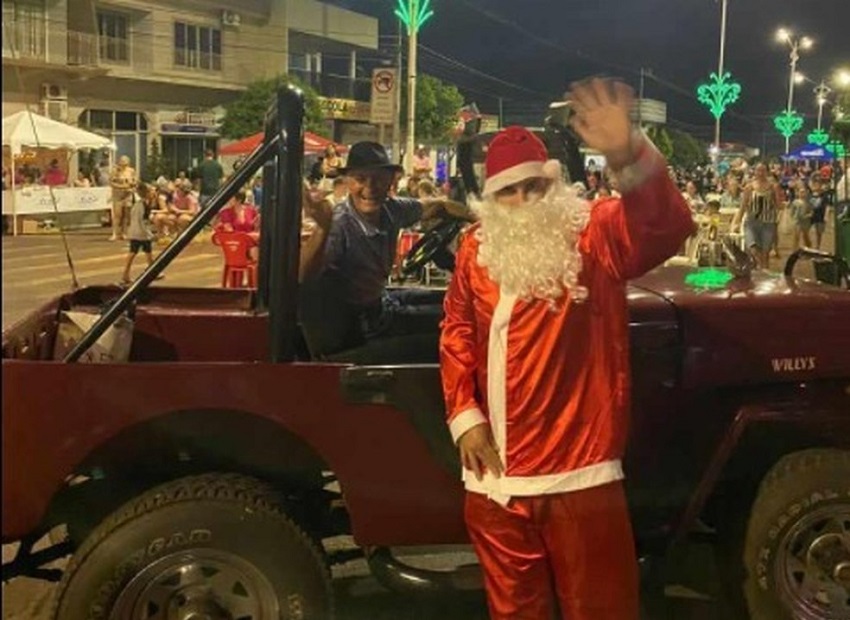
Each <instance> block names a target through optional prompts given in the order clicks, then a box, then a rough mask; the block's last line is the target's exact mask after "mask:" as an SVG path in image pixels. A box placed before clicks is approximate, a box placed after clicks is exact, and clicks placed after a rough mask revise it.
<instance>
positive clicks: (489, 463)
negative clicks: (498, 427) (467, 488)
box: [457, 423, 504, 480]
mask: <svg viewBox="0 0 850 620" xmlns="http://www.w3.org/2000/svg"><path fill="white" fill-rule="evenodd" d="M457 445H458V448H460V460H461V461H462V462H463V466H464V468H466V469H469V470H471V471H472V472H474V473H475V478H476V479H478V480H481V478H482V477H483V476H484V472H486V471H489V472H490V473H491V474H493V475H494V476H496V478H499V477H500V476H501V475H502V472H503V471H504V467H503V466H502V461H501V459H499V450H498V448H497V447H496V442H495V441H494V440H493V433H492V432H491V431H490V425H489V424H486V423H485V424H479V425H478V426H473V427H472V428H470V429H469V430H468V431H466V432H465V433H464V434H463V435H461V436H460V439H458V441H457Z"/></svg>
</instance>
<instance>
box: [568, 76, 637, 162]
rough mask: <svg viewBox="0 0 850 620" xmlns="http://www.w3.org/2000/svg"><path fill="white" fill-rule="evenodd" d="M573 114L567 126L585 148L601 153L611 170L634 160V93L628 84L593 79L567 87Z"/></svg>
mask: <svg viewBox="0 0 850 620" xmlns="http://www.w3.org/2000/svg"><path fill="white" fill-rule="evenodd" d="M567 98H568V99H569V101H570V105H571V107H572V109H573V110H574V111H575V114H574V115H573V117H572V119H571V120H570V125H571V126H572V128H573V129H574V130H575V131H576V133H578V135H579V136H581V139H582V140H584V142H585V144H587V146H589V147H590V148H592V149H596V150H598V151H600V152H601V153H602V154H603V155H605V158H606V160H607V162H608V165H609V166H610V167H611V168H613V169H614V170H619V169H621V168H623V167H625V166H627V165H629V164H630V163H632V161H633V160H634V153H633V147H634V146H636V145H632V122H631V119H630V117H629V113H630V111H631V106H632V102H633V101H634V91H633V90H632V88H631V87H630V86H629V85H628V84H624V83H623V82H617V81H614V80H611V79H602V78H593V79H591V80H586V81H583V82H577V83H574V84H572V85H571V86H570V91H569V92H568V93H567Z"/></svg>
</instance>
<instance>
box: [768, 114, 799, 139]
mask: <svg viewBox="0 0 850 620" xmlns="http://www.w3.org/2000/svg"><path fill="white" fill-rule="evenodd" d="M773 126H774V127H776V129H778V130H779V133H781V134H782V135H783V136H785V138H786V139H788V138H790V137H791V136H793V135H794V134H795V133H797V132H798V131H800V129H802V128H803V117H802V116H800V115H799V114H797V112H796V111H795V110H785V111H784V112H782V113H781V114H777V115H776V116H774V117H773Z"/></svg>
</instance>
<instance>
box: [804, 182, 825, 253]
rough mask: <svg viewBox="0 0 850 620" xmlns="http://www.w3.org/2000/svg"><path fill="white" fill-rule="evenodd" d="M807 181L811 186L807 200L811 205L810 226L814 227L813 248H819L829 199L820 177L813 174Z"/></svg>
mask: <svg viewBox="0 0 850 620" xmlns="http://www.w3.org/2000/svg"><path fill="white" fill-rule="evenodd" d="M809 183H810V187H811V195H810V196H809V202H810V203H811V206H812V213H811V222H812V228H814V229H815V249H818V250H820V246H821V244H822V243H823V234H824V232H826V208H827V206H828V205H829V200H828V198H827V193H826V192H825V191H824V189H823V182H822V181H821V179H819V178H818V177H816V176H814V177H812V179H811V181H810V182H809Z"/></svg>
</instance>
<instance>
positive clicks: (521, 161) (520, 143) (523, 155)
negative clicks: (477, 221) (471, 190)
mask: <svg viewBox="0 0 850 620" xmlns="http://www.w3.org/2000/svg"><path fill="white" fill-rule="evenodd" d="M484 167H485V169H486V173H487V179H486V181H485V182H484V195H485V196H489V195H492V194H495V193H496V192H498V191H499V190H500V189H504V188H505V187H507V186H508V185H513V184H514V183H519V182H520V181H524V180H526V179H530V178H533V177H545V178H551V179H554V178H557V177H558V176H559V174H560V171H561V166H560V164H559V163H558V161H557V160H549V159H548V158H547V152H546V145H544V144H543V142H542V141H541V140H540V138H538V137H537V136H535V135H534V134H533V133H531V132H530V131H528V130H527V129H526V128H525V127H519V126H512V127H506V128H505V129H503V130H502V131H500V132H499V133H498V134H496V137H495V138H493V141H492V142H490V147H489V148H488V149H487V159H486V161H485V163H484Z"/></svg>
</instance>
